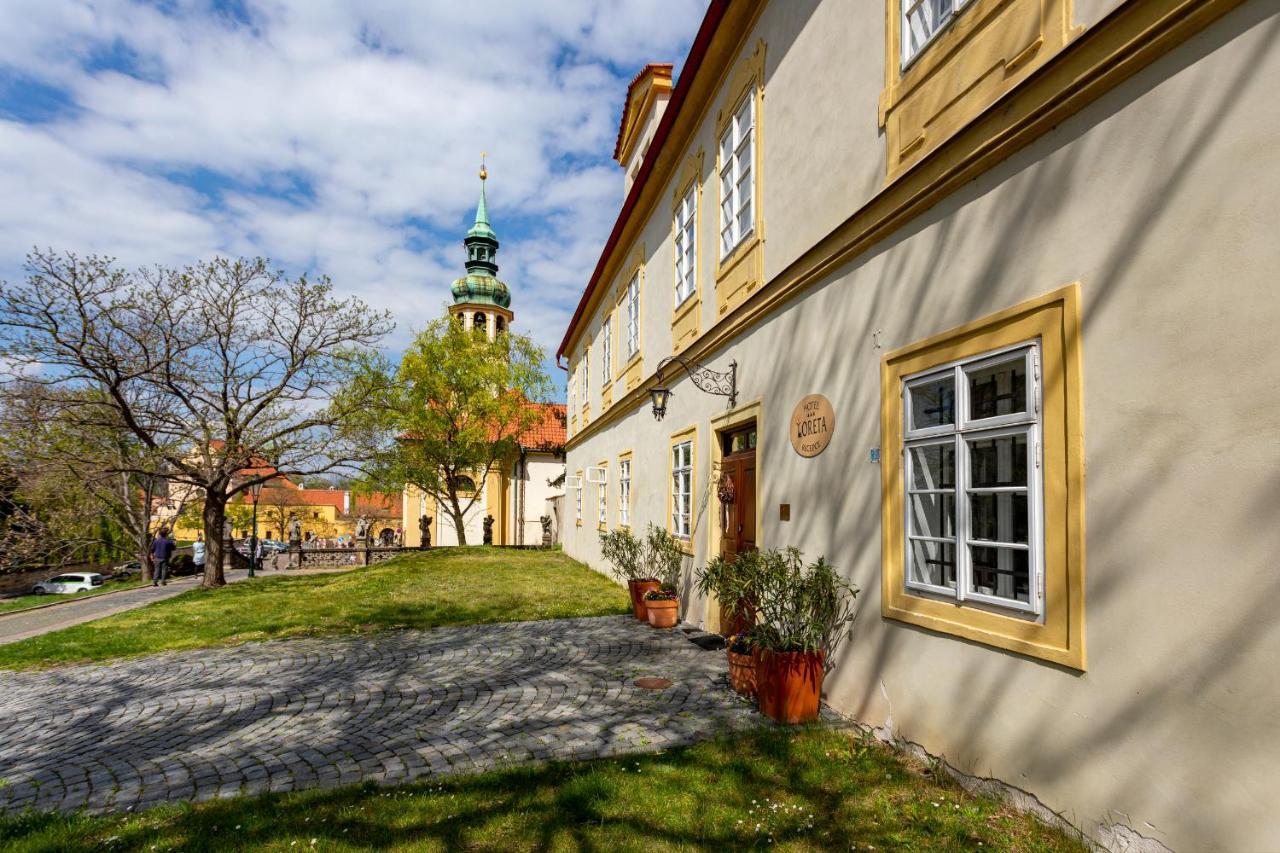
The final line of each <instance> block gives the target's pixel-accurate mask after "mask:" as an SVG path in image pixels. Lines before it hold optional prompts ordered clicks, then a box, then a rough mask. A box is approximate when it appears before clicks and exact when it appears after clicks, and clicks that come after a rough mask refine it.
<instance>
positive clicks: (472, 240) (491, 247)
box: [462, 153, 498, 275]
mask: <svg viewBox="0 0 1280 853" xmlns="http://www.w3.org/2000/svg"><path fill="white" fill-rule="evenodd" d="M488 178H489V171H488V169H486V168H485V165H484V154H483V153H481V154H480V203H479V204H477V205H476V221H475V224H474V225H472V226H471V230H469V231H468V232H467V236H466V239H464V240H463V241H462V244H463V245H464V246H466V247H467V272H487V273H488V274H489V275H493V274H494V273H496V272H497V271H498V235H497V234H496V233H494V230H493V226H492V225H490V224H489V207H488V205H487V204H486V203H485V197H484V185H485V181H487V180H488Z"/></svg>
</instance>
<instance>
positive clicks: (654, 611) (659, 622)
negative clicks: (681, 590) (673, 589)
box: [644, 601, 680, 628]
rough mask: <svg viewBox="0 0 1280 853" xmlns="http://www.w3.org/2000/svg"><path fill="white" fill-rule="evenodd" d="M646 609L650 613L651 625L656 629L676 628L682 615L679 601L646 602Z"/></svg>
mask: <svg viewBox="0 0 1280 853" xmlns="http://www.w3.org/2000/svg"><path fill="white" fill-rule="evenodd" d="M644 606H645V609H646V610H648V611H649V624H650V625H652V626H653V627H655V628H674V627H675V626H676V620H677V619H678V618H679V615H680V602H678V601H646V602H645V603H644Z"/></svg>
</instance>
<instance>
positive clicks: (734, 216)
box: [720, 90, 756, 258]
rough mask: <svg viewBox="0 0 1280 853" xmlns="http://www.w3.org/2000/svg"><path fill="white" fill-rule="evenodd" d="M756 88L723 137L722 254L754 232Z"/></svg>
mask: <svg viewBox="0 0 1280 853" xmlns="http://www.w3.org/2000/svg"><path fill="white" fill-rule="evenodd" d="M755 123H756V99H755V91H754V90H752V91H751V92H748V93H747V96H746V98H745V99H744V100H743V102H742V104H741V105H740V106H739V107H738V109H737V110H736V111H735V112H734V114H733V118H732V119H730V121H729V126H728V127H726V128H725V130H724V135H723V136H721V137H720V257H722V258H723V257H725V256H726V255H728V254H729V253H730V252H732V251H733V250H734V248H736V247H737V245H738V244H739V243H741V242H742V241H743V240H745V239H746V238H747V237H748V235H750V234H751V232H752V230H753V228H754V225H755V220H754V219H753V217H754V215H755V209H754V205H755V185H754V183H753V182H752V169H753V168H754V164H755Z"/></svg>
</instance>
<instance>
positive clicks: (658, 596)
mask: <svg viewBox="0 0 1280 853" xmlns="http://www.w3.org/2000/svg"><path fill="white" fill-rule="evenodd" d="M644 600H645V601H679V600H680V595H679V593H677V592H676V591H675V590H674V589H669V588H667V587H665V586H664V587H661V588H659V589H651V590H649V591H648V592H646V593H645V594H644Z"/></svg>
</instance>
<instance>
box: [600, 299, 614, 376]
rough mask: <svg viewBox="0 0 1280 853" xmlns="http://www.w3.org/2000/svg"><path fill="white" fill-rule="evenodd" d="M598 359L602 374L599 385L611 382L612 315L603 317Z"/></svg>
mask: <svg viewBox="0 0 1280 853" xmlns="http://www.w3.org/2000/svg"><path fill="white" fill-rule="evenodd" d="M600 361H601V368H602V374H603V375H602V376H601V378H600V387H602V388H603V387H606V386H608V385H609V384H610V383H611V382H613V317H612V316H609V317H605V318H604V328H603V329H601V330H600Z"/></svg>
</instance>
